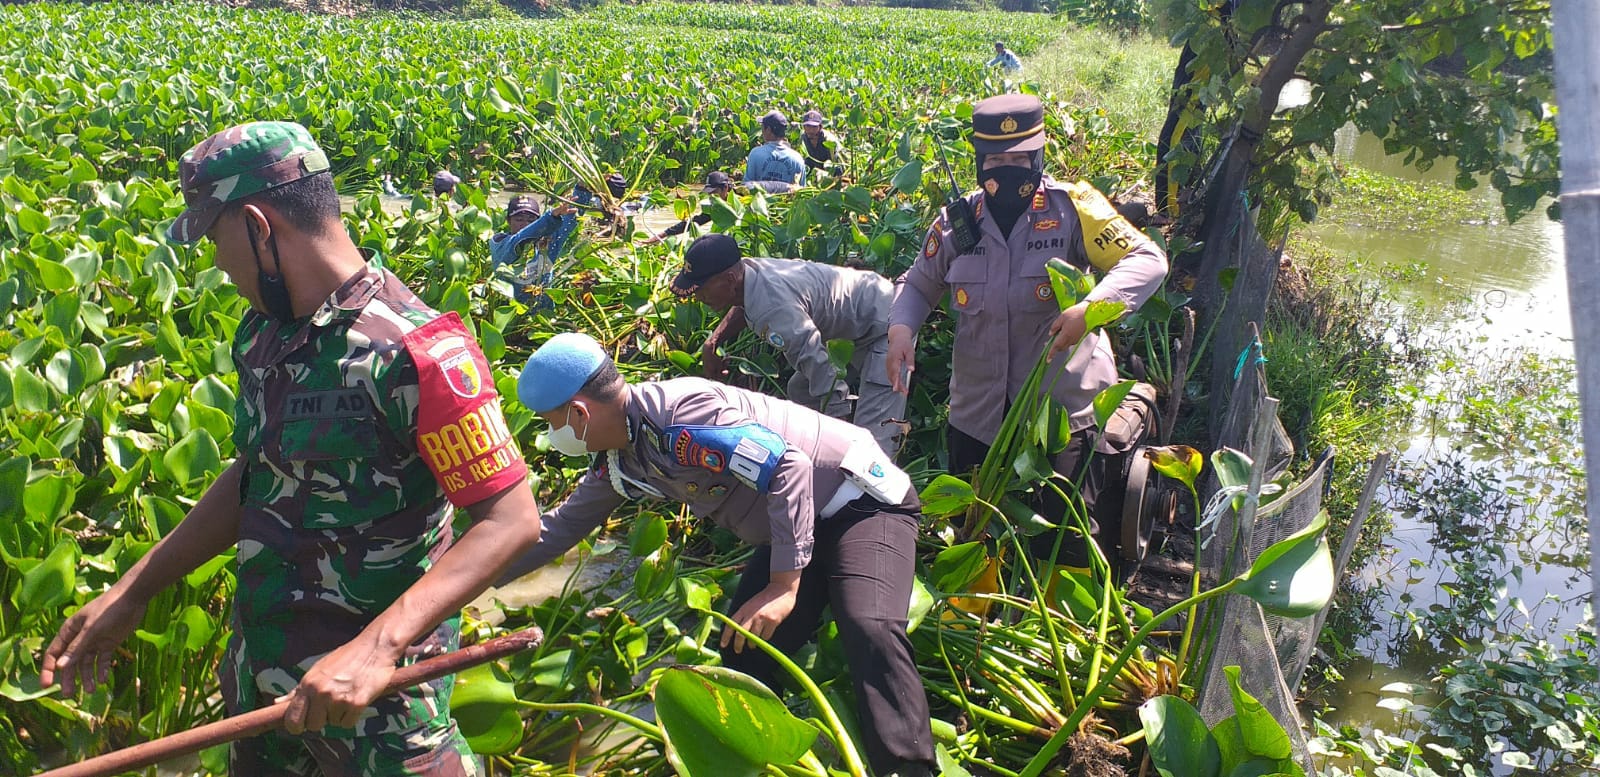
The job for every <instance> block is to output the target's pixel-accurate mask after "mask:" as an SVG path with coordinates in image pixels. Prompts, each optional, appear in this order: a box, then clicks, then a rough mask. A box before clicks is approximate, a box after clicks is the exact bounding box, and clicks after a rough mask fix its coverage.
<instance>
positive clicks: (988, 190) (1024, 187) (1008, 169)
mask: <svg viewBox="0 0 1600 777" xmlns="http://www.w3.org/2000/svg"><path fill="white" fill-rule="evenodd" d="M1042 179H1043V173H1041V172H1040V171H1038V170H1034V169H1032V168H1028V167H1016V166H1013V165H1006V166H1003V167H991V168H989V169H987V170H979V171H978V183H979V185H981V186H982V187H983V196H984V199H985V200H987V201H988V204H989V210H990V212H992V213H995V214H996V215H1006V216H1016V215H1019V214H1021V213H1022V212H1023V211H1024V210H1026V209H1027V207H1028V205H1029V204H1031V203H1032V202H1033V195H1034V193H1035V192H1037V191H1039V183H1040V182H1041V180H1042Z"/></svg>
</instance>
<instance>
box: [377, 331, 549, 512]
mask: <svg viewBox="0 0 1600 777" xmlns="http://www.w3.org/2000/svg"><path fill="white" fill-rule="evenodd" d="M403 340H404V342H405V346H406V351H407V352H409V353H410V354H411V359H412V361H414V362H416V365H417V387H418V389H419V391H418V397H417V449H418V451H420V452H421V454H422V459H423V460H424V461H426V462H427V463H428V468H429V469H432V470H433V476H434V477H435V478H437V479H438V481H439V485H440V486H441V487H443V488H444V492H445V495H446V496H448V497H449V498H450V502H451V503H452V504H454V505H456V506H457V507H466V506H467V505H470V504H474V503H476V502H480V501H482V500H484V499H487V498H488V497H491V496H494V495H495V494H498V493H500V492H501V491H503V490H504V489H505V488H506V487H508V486H512V485H515V484H518V483H522V482H524V481H525V480H526V478H527V476H528V464H527V462H525V461H523V460H522V451H520V450H518V449H517V442H516V440H514V439H512V437H511V430H510V428H508V427H507V426H506V418H505V414H504V413H503V412H502V411H501V409H500V392H498V391H496V390H495V387H494V382H493V381H492V380H491V379H490V372H489V361H488V359H485V358H484V356H483V351H482V350H480V349H479V348H478V343H477V341H476V340H473V339H472V334H471V333H469V332H468V331H467V328H466V326H465V325H464V324H462V323H461V317H460V316H458V315H456V314H455V313H453V312H452V313H446V314H445V315H442V316H440V317H438V318H436V319H434V320H432V321H429V322H428V323H426V324H423V325H422V326H420V327H417V328H416V329H415V330H412V331H411V332H410V333H409V334H407V335H406V336H405V337H404V338H403Z"/></svg>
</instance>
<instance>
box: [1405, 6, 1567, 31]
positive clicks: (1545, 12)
mask: <svg viewBox="0 0 1600 777" xmlns="http://www.w3.org/2000/svg"><path fill="white" fill-rule="evenodd" d="M1501 13H1504V14H1506V15H1507V16H1518V17H1543V16H1549V15H1550V5H1549V4H1548V3H1546V4H1545V5H1543V6H1537V5H1529V6H1524V7H1506V8H1503V9H1501ZM1476 16H1477V14H1475V13H1464V14H1457V15H1455V16H1441V17H1439V18H1437V19H1426V20H1424V21H1420V22H1417V23H1415V24H1385V25H1383V26H1382V27H1379V28H1378V29H1379V30H1381V31H1383V32H1410V31H1412V30H1426V29H1430V28H1433V27H1438V26H1440V25H1445V24H1453V23H1455V22H1464V21H1466V20H1468V19H1472V18H1474V17H1476Z"/></svg>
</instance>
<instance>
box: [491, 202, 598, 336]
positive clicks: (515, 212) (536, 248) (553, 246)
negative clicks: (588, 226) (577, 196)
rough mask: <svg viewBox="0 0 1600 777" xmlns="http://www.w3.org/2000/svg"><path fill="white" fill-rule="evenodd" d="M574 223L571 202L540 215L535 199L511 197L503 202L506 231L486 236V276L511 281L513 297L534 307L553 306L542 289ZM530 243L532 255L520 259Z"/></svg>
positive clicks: (551, 277)
mask: <svg viewBox="0 0 1600 777" xmlns="http://www.w3.org/2000/svg"><path fill="white" fill-rule="evenodd" d="M577 226H578V209H577V208H575V207H573V206H572V205H569V204H567V203H562V204H560V205H557V206H556V207H554V208H551V209H550V212H549V213H546V214H544V215H543V216H540V215H539V202H538V200H535V199H534V198H532V197H529V196H526V195H518V196H516V197H512V198H511V202H510V203H508V204H507V205H506V231H505V232H501V233H498V234H496V235H495V236H494V237H491V238H489V256H490V257H491V258H492V259H493V260H494V261H493V263H492V264H490V266H489V276H490V277H491V278H496V277H499V278H504V279H505V280H506V281H507V282H509V283H510V284H511V288H512V297H513V298H514V299H516V301H518V302H521V303H522V304H524V305H527V306H529V307H530V308H532V309H534V310H549V309H551V308H553V307H555V303H554V302H552V301H551V299H550V297H549V295H547V294H545V293H544V290H545V289H546V288H548V287H549V286H550V283H551V281H553V280H554V279H555V263H556V260H557V259H559V258H561V253H562V251H564V250H566V247H567V239H568V238H569V237H571V236H572V233H573V231H574V230H576V229H577ZM529 244H532V247H533V256H531V257H529V258H528V259H527V260H526V261H523V259H522V254H523V252H524V251H526V250H527V248H528V247H529ZM502 267H504V268H505V269H504V270H503V271H502V270H501V268H502Z"/></svg>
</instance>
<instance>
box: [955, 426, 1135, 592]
mask: <svg viewBox="0 0 1600 777" xmlns="http://www.w3.org/2000/svg"><path fill="white" fill-rule="evenodd" d="M945 432H946V434H945V452H946V454H947V455H948V456H949V458H950V472H951V473H953V474H956V475H965V474H967V473H969V472H971V471H972V470H974V469H976V468H978V467H979V466H981V465H982V464H983V458H984V457H985V456H987V455H989V446H988V445H987V444H985V443H983V442H981V441H979V440H978V438H976V437H973V436H972V435H970V434H967V433H966V432H963V431H961V430H960V429H957V428H955V427H954V426H951V427H946V429H945ZM1094 434H1095V430H1094V429H1093V428H1092V427H1091V428H1089V429H1085V430H1083V431H1081V432H1077V433H1074V434H1073V435H1072V438H1071V439H1069V440H1068V441H1067V447H1066V450H1063V451H1061V452H1060V453H1058V454H1056V456H1055V458H1054V459H1052V460H1051V462H1050V465H1051V468H1052V469H1054V470H1055V471H1056V472H1058V473H1060V474H1061V475H1062V476H1064V477H1066V478H1067V479H1068V480H1071V481H1072V482H1074V483H1077V484H1078V494H1079V495H1080V496H1082V498H1083V505H1084V508H1085V509H1086V510H1087V511H1088V513H1089V528H1090V530H1091V531H1092V532H1093V533H1094V536H1095V538H1096V541H1098V542H1099V544H1100V549H1101V550H1102V551H1103V552H1104V553H1105V554H1106V559H1107V560H1109V561H1110V562H1111V568H1112V569H1113V570H1116V569H1118V568H1119V561H1118V554H1117V552H1116V548H1117V543H1119V542H1120V541H1121V536H1120V534H1119V531H1120V528H1121V526H1122V502H1123V499H1122V489H1121V487H1120V485H1119V480H1121V477H1120V475H1121V473H1120V471H1119V470H1120V468H1121V463H1122V462H1121V458H1122V457H1119V456H1115V455H1108V454H1104V453H1095V454H1094V455H1092V456H1091V455H1090V453H1091V452H1092V451H1093V450H1094ZM1063 490H1064V491H1066V492H1067V493H1069V494H1070V493H1072V490H1071V489H1070V488H1063ZM1033 508H1034V509H1035V510H1037V511H1038V512H1039V514H1040V515H1042V516H1044V517H1045V518H1047V519H1049V521H1050V522H1051V523H1055V524H1059V525H1062V526H1076V525H1077V524H1076V522H1071V523H1063V521H1064V520H1066V518H1065V517H1066V514H1067V506H1066V504H1065V503H1064V502H1062V501H1061V497H1060V496H1059V495H1057V494H1056V492H1055V491H1053V490H1050V489H1049V488H1045V489H1044V490H1043V492H1042V493H1041V494H1040V495H1039V497H1038V498H1037V499H1036V500H1034V504H1033ZM1061 534H1062V535H1063V536H1062V537H1061V550H1060V552H1058V553H1056V555H1055V557H1054V562H1055V563H1057V564H1065V565H1067V566H1073V567H1087V566H1089V545H1088V543H1087V542H1085V541H1084V540H1083V537H1082V536H1081V535H1079V534H1078V533H1077V532H1075V531H1071V530H1068V529H1063V530H1062V531H1061ZM1055 544H1056V533H1055V532H1048V531H1047V532H1044V533H1042V534H1037V535H1034V536H1033V537H1032V538H1031V539H1030V540H1029V547H1028V550H1029V551H1030V552H1031V553H1032V555H1033V557H1034V558H1038V559H1045V560H1049V559H1051V555H1050V552H1051V550H1052V549H1053V548H1054V547H1055Z"/></svg>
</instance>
